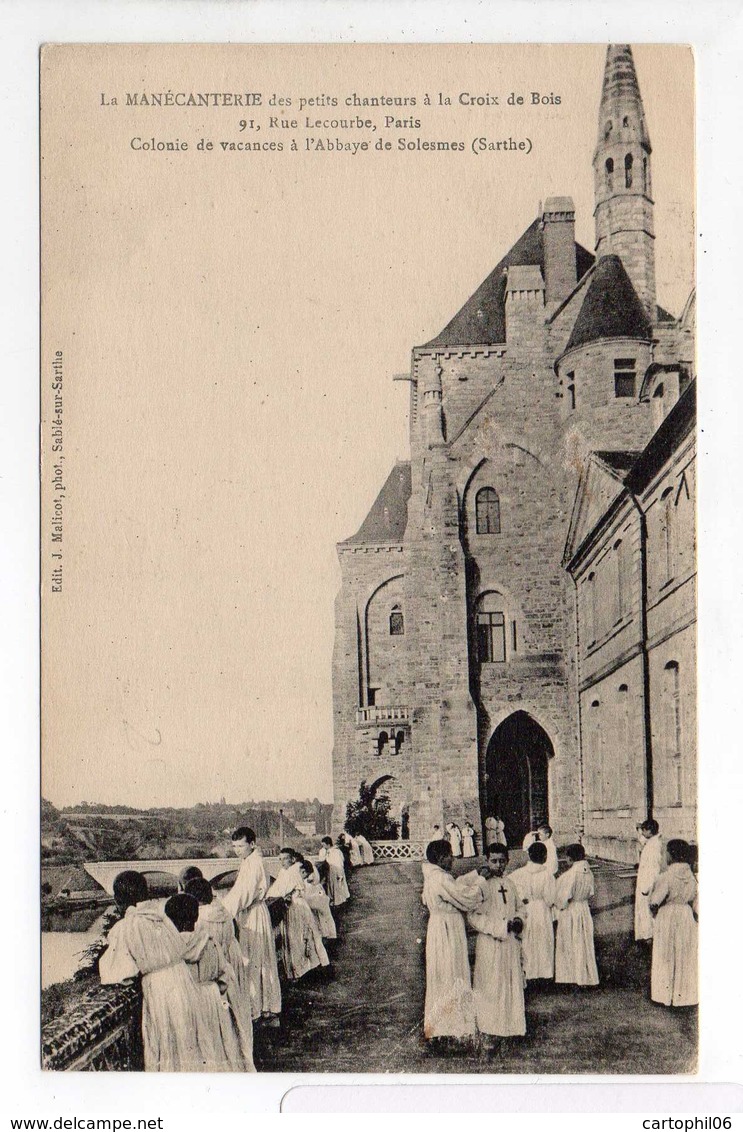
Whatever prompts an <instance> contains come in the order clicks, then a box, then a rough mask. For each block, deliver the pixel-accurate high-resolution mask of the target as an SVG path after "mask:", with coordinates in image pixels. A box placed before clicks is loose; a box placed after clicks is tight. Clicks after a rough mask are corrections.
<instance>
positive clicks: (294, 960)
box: [267, 848, 330, 982]
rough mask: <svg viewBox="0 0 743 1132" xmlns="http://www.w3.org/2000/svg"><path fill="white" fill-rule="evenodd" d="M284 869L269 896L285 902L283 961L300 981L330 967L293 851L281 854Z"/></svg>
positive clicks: (292, 979)
mask: <svg viewBox="0 0 743 1132" xmlns="http://www.w3.org/2000/svg"><path fill="white" fill-rule="evenodd" d="M279 861H280V863H281V869H280V871H279V875H278V876H277V877H276V880H275V881H274V882H273V884H272V885H271V887H270V888H269V890H268V893H267V895H268V896H269V897H273V898H274V899H282V900H283V901H284V902H285V904H286V912H285V914H284V917H283V919H282V920H281V923H280V924H279V927H278V932H277V934H278V938H279V942H280V949H281V962H282V965H283V968H284V973H285V974H286V977H287V979H288V980H289V981H290V982H296V981H297V980H298V979H301V978H302V977H303V976H304V975H306V974H307V973H308V972H309V971H312V970H314V969H315V968H316V967H327V966H329V964H330V960H329V959H328V954H327V951H326V950H325V946H324V944H323V942H322V935H321V934H320V928H319V926H318V924H317V921H316V920H315V917H314V916H313V914H312V909H311V908H310V907H309V905H308V904H307V901H306V900H305V899H304V889H305V883H304V877H303V876H302V872H301V865H300V863H299V861H297V859H296V855H295V853H294V850H293V849H288V848H286V849H282V850H281V851H280V853H279Z"/></svg>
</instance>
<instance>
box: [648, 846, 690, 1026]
mask: <svg viewBox="0 0 743 1132" xmlns="http://www.w3.org/2000/svg"><path fill="white" fill-rule="evenodd" d="M692 859H693V857H692V851H691V846H690V845H689V844H688V842H686V841H682V840H681V838H672V839H671V840H670V841H669V842H668V845H667V846H666V860H667V864H668V868H667V869H666V870H665V872H663V873H661V875H660V876H659V877H658V879H657V880H656V882H655V884H654V885H653V888H652V891H651V893H650V912H651V915H653V916H654V917H655V924H654V928H653V959H652V966H651V971H650V997H651V998H652V1000H653V1002H660V1003H662V1004H663V1005H664V1006H696V1004H697V1003H698V1002H699V992H698V989H697V978H698V971H697V965H698V939H697V933H698V928H697V882H696V877H695V876H694V874H693V872H692V871H691V865H690V862H691V861H692Z"/></svg>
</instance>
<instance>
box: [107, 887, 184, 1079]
mask: <svg viewBox="0 0 743 1132" xmlns="http://www.w3.org/2000/svg"><path fill="white" fill-rule="evenodd" d="M186 947H187V941H186V940H184V939H182V938H181V935H180V933H179V932H178V931H177V929H176V928H175V925H174V924H173V923H172V922H171V921H170V920H169V919H168V918H167V917H166V916H165V915H164V914H163V912H162V909H161V908H160V906H159V902H157V901H154V900H147V901H142V903H141V904H137V905H136V906H134V907H131V908H127V910H126V914H125V916H124V918H123V919H122V920H119V921H118V923H116V924H114V925H113V927H112V928H111V930H110V931H109V933H108V946H107V948H106V950H105V951H104V952H103V954H102V955H101V957H100V960H99V962H98V969H99V972H100V977H101V982H102V983H124V982H127V981H128V980H130V979H133V978H134V977H135V976H136V975H141V976H142V1041H143V1045H144V1067H145V1070H146V1071H147V1072H157V1073H194V1072H199V1071H203V1070H204V1068H205V1066H204V1058H203V1051H202V1050H201V1049H200V1047H199V1040H198V1028H199V1023H200V1015H201V1001H200V997H199V993H198V989H197V987H196V986H195V984H194V982H193V980H192V978H191V976H190V974H189V972H188V968H187V966H186V963H185V961H184V958H183V956H184V954H185V951H186Z"/></svg>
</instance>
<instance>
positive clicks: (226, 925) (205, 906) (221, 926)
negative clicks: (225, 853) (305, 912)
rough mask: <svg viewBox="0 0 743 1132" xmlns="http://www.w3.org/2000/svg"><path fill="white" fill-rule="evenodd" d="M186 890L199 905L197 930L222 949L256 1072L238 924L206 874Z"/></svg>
mask: <svg viewBox="0 0 743 1132" xmlns="http://www.w3.org/2000/svg"><path fill="white" fill-rule="evenodd" d="M186 892H187V894H188V895H189V896H193V897H195V898H196V900H197V901H198V904H199V918H198V920H197V921H196V927H197V929H198V931H200V932H202V933H203V934H204V935H206V936H207V937H208V938H209V939H211V940H212V941H213V942H214V943H215V944H216V946H217V947H218V948H219V950H220V953H221V955H222V958H223V961H224V966H225V972H226V993H227V1000H228V1002H229V1004H230V1008H231V1010H232V1013H233V1015H234V1018H235V1025H236V1027H237V1031H238V1039H239V1041H240V1049H241V1051H242V1054H243V1059H244V1061H245V1069H246V1070H247V1072H249V1073H253V1072H255V1065H254V1064H253V1018H252V1014H251V1003H250V971H249V966H248V964H247V963H246V961H245V958H244V956H243V953H242V951H241V950H240V944H239V943H238V942H237V936H236V935H235V923H234V920H233V919H232V916H231V915H230V914H229V912H228V911H227V909H226V908H225V906H224V904H223V903H222V901H221V900H220V899H219V897H218V896H215V895H214V893H213V891H212V886H211V884H210V883H209V881H208V880H205V879H204V877H195V878H194V879H193V880H190V881H188V882H187V884H186Z"/></svg>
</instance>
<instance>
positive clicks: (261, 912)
mask: <svg viewBox="0 0 743 1132" xmlns="http://www.w3.org/2000/svg"><path fill="white" fill-rule="evenodd" d="M255 841H256V838H255V833H254V832H253V830H252V829H250V828H249V827H248V826H240V828H239V829H236V830H235V832H234V833H233V834H232V846H233V848H234V850H235V853H236V854H237V856H238V857H240V859H241V860H240V868H239V870H238V873H237V879H236V880H235V883H234V885H233V886H232V888H231V889H230V891H229V892H228V893H227V894H226V895H225V896H224V897H223V899H222V903H223V904H224V906H225V908H226V909H227V911H228V912H229V914H230V916H232V918H233V920H236V921H237V926H238V931H239V940H240V950H241V951H242V953H243V956H244V957H245V959H246V960H247V962H248V966H249V980H250V1002H251V1013H252V1015H253V1021H254V1022H256V1021H258V1019H261V1018H263V1019H265V1020H272V1019H274V1018H275V1017H276V1016H277V1015H278V1014H279V1013H280V1012H281V987H280V984H279V970H278V966H277V963H276V945H275V943H274V938H273V928H272V927H271V917H270V915H269V912H268V906H267V905H266V893H267V891H268V883H267V880H266V870H265V868H264V865H263V860H262V858H261V855H260V852H259V851H258V849H257V847H256V844H255Z"/></svg>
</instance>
